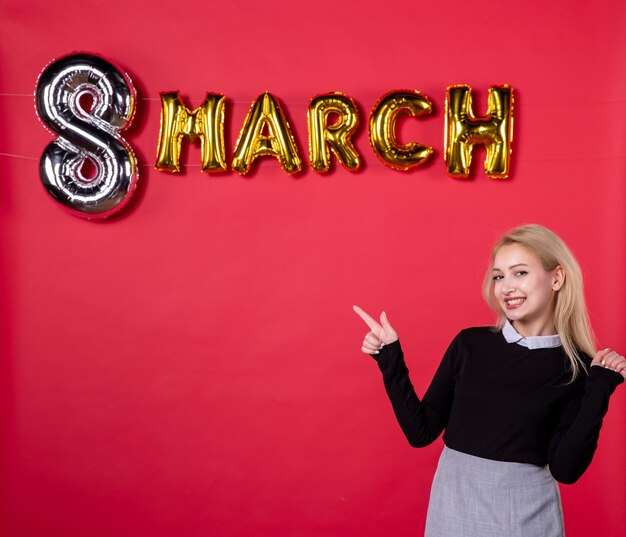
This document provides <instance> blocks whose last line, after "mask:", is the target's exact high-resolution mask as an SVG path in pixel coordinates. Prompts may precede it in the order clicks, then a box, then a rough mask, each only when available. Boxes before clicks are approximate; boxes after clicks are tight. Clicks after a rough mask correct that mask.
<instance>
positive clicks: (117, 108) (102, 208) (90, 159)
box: [35, 54, 137, 218]
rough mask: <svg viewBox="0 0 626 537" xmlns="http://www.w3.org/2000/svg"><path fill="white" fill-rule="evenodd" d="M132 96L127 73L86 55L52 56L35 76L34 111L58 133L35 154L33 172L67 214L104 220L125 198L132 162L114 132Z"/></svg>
mask: <svg viewBox="0 0 626 537" xmlns="http://www.w3.org/2000/svg"><path fill="white" fill-rule="evenodd" d="M136 97H137V93H136V91H135V88H134V87H133V84H132V81H131V80H130V78H129V77H128V75H126V74H125V73H122V72H121V71H120V70H118V69H117V68H116V67H115V66H113V65H112V64H111V63H109V62H108V61H106V60H104V59H103V58H100V57H98V56H94V55H91V54H72V55H69V56H64V57H62V58H59V59H57V60H54V61H53V62H52V63H50V65H48V66H47V67H46V68H45V69H44V70H43V72H42V73H41V75H40V76H39V80H38V81H37V89H36V92H35V100H36V104H37V112H38V114H39V117H40V118H41V120H42V121H43V122H44V124H45V125H46V126H47V127H49V129H50V130H52V132H53V133H56V134H57V135H58V138H57V139H56V140H55V141H54V142H52V143H50V144H49V145H48V147H46V149H45V151H44V153H43V155H42V156H41V161H40V165H39V175H40V177H41V181H42V182H43V185H44V187H45V189H46V190H47V191H48V193H49V194H50V195H51V196H52V197H53V198H54V199H56V200H57V201H58V202H59V203H61V204H62V205H64V206H65V207H66V208H67V209H69V210H70V212H72V213H73V214H75V215H77V216H82V217H85V218H106V217H107V216H110V215H111V214H113V213H115V212H117V211H119V210H120V209H121V208H122V207H123V206H124V205H125V204H126V202H128V200H129V199H130V196H131V195H132V192H133V191H134V189H135V187H136V184H137V160H136V158H135V155H134V153H133V151H132V149H131V148H130V146H129V145H128V143H127V142H126V141H125V140H124V139H123V138H122V137H121V136H120V134H119V133H120V131H122V130H124V129H125V128H127V127H128V126H129V125H130V122H131V121H132V118H133V115H134V112H135V101H136ZM89 101H91V106H88V102H89ZM86 170H89V171H90V172H91V173H86Z"/></svg>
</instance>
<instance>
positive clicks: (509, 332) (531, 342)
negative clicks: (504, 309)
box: [502, 319, 561, 349]
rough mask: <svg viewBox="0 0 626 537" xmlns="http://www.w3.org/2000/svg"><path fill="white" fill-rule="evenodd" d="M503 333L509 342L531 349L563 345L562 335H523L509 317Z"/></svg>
mask: <svg viewBox="0 0 626 537" xmlns="http://www.w3.org/2000/svg"><path fill="white" fill-rule="evenodd" d="M502 335H503V336H504V339H506V341H507V343H517V344H518V345H521V346H522V347H528V348H529V349H546V348H553V347H560V346H561V337H560V336H559V335H558V334H556V335H554V336H526V337H525V336H522V335H521V334H520V333H519V332H518V331H517V330H515V328H513V325H512V324H511V323H510V322H509V320H508V319H507V320H506V322H505V323H504V326H503V327H502Z"/></svg>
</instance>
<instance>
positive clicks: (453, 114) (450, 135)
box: [445, 84, 513, 179]
mask: <svg viewBox="0 0 626 537" xmlns="http://www.w3.org/2000/svg"><path fill="white" fill-rule="evenodd" d="M471 92H472V89H471V88H470V87H469V86H464V85H459V86H451V87H449V88H448V91H447V95H446V128H445V152H446V164H447V166H448V173H449V174H450V175H452V176H453V177H467V176H468V175H469V173H470V165H471V163H472V150H473V148H474V144H483V145H484V146H485V147H486V151H487V155H486V158H485V173H486V174H487V176H489V177H494V178H503V179H506V178H507V177H508V176H509V167H510V158H511V142H512V141H513V88H511V87H510V86H508V85H506V84H505V85H502V86H493V87H491V88H489V97H488V109H487V115H486V116H483V117H475V116H474V115H473V112H472V95H471Z"/></svg>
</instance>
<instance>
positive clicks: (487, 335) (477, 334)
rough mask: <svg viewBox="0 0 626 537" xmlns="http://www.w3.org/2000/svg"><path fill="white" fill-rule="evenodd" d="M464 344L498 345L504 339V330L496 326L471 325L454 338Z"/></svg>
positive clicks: (458, 342)
mask: <svg viewBox="0 0 626 537" xmlns="http://www.w3.org/2000/svg"><path fill="white" fill-rule="evenodd" d="M454 341H455V342H457V344H461V345H463V346H473V345H497V344H499V343H502V342H503V341H504V338H503V337H502V330H500V329H499V328H498V327H496V326H471V327H469V328H463V329H462V330H461V331H460V332H459V333H458V334H457V335H456V337H455V339H454Z"/></svg>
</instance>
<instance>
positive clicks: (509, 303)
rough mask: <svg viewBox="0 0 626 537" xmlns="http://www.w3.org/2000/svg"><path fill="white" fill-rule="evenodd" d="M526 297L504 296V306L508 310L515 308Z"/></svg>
mask: <svg viewBox="0 0 626 537" xmlns="http://www.w3.org/2000/svg"><path fill="white" fill-rule="evenodd" d="M524 302H526V299H525V298H523V297H515V298H505V299H504V303H505V304H506V308H507V309H509V310H513V309H515V308H519V307H520V306H521V305H522V304H523V303H524Z"/></svg>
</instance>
